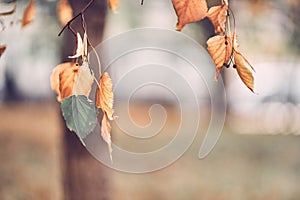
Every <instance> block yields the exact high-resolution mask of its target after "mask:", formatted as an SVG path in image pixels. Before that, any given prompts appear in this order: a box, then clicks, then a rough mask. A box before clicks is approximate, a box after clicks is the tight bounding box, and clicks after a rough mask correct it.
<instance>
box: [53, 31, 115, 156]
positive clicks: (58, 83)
mask: <svg viewBox="0 0 300 200" xmlns="http://www.w3.org/2000/svg"><path fill="white" fill-rule="evenodd" d="M76 35H77V47H76V52H75V54H74V55H72V56H69V58H71V59H73V61H72V62H66V63H62V64H59V65H58V66H56V67H55V68H54V69H53V72H52V75H51V87H52V89H53V90H54V91H55V92H56V93H57V94H58V96H57V100H58V101H59V102H61V110H62V113H63V116H64V119H65V120H66V124H67V127H68V128H69V129H70V130H71V131H74V132H75V133H76V134H77V135H78V137H79V139H80V140H81V142H82V144H83V145H85V143H84V141H83V139H84V138H85V137H86V136H87V135H88V134H89V133H90V132H91V131H93V130H94V128H95V127H96V125H97V124H98V118H100V113H101V112H100V110H101V111H102V114H103V117H102V119H101V135H102V137H103V139H104V140H105V141H106V142H107V144H108V147H109V152H110V154H111V152H112V149H111V137H110V131H111V126H110V123H109V120H113V119H114V118H113V92H112V80H111V78H110V76H109V74H108V73H107V72H104V73H103V74H102V75H100V78H99V81H98V80H97V79H96V77H95V75H94V72H93V70H92V69H91V67H90V64H89V60H88V58H89V52H88V46H89V45H88V44H89V43H88V36H87V33H86V30H85V32H84V35H83V39H82V37H81V35H80V34H79V33H78V32H77V34H76ZM99 72H101V67H100V64H99ZM94 83H96V84H97V91H96V94H95V95H96V103H94V102H93V101H92V100H90V99H89V95H90V92H91V89H92V85H93V84H94Z"/></svg>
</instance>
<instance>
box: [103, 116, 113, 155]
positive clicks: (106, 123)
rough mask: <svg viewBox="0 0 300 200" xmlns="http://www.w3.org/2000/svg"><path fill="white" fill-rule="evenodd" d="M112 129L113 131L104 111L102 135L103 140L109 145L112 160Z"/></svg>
mask: <svg viewBox="0 0 300 200" xmlns="http://www.w3.org/2000/svg"><path fill="white" fill-rule="evenodd" d="M110 131H111V126H110V123H109V121H108V117H107V115H106V114H105V113H104V115H103V118H102V122H101V136H102V138H103V140H104V141H105V142H106V143H107V145H108V150H109V155H110V159H111V160H112V156H111V152H112V148H111V136H110Z"/></svg>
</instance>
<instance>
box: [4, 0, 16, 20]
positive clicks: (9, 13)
mask: <svg viewBox="0 0 300 200" xmlns="http://www.w3.org/2000/svg"><path fill="white" fill-rule="evenodd" d="M16 8H17V1H16V0H15V1H14V7H13V8H12V9H11V10H9V11H6V12H1V13H0V16H6V15H11V14H14V13H15V12H16Z"/></svg>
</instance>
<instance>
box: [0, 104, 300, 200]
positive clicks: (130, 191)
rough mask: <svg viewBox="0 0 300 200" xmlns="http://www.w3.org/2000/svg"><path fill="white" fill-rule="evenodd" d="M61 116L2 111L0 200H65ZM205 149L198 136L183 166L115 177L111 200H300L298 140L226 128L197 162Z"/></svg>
mask: <svg viewBox="0 0 300 200" xmlns="http://www.w3.org/2000/svg"><path fill="white" fill-rule="evenodd" d="M139 109H140V108H136V109H134V110H135V112H139ZM57 111H58V106H57V104H53V103H35V104H33V103H30V104H28V103H22V104H9V105H1V106H0V113H1V115H0V163H1V164H0V199H1V200H18V199H22V200H31V199H32V200H40V199H43V200H44V199H45V200H47V199H56V200H59V199H63V194H62V186H63V181H62V172H61V164H62V155H61V153H62V149H61V138H62V135H61V130H60V121H59V120H60V116H59V112H57ZM139 120H140V121H139V123H142V122H141V118H140V119H139ZM116 134H118V133H116ZM118 142H120V141H118ZM126 142H127V141H121V143H126ZM201 142H202V136H201V134H200V135H199V137H197V138H196V140H195V141H194V143H193V145H192V146H191V148H190V149H189V150H188V151H187V152H186V153H185V154H184V156H183V157H182V158H180V159H179V160H178V161H177V162H175V163H174V164H172V165H171V166H169V167H167V168H165V169H162V170H159V171H157V172H153V173H147V174H140V175H138V174H126V173H121V172H117V171H114V170H109V174H107V176H109V177H110V183H109V186H108V188H110V189H109V190H110V191H111V192H110V193H111V199H122V200H127V199H128V200H153V199H155V200H160V199H161V200H169V199H170V200H183V199H188V200H194V199H195V200H199V199H210V200H227V199H228V200H241V199H243V200H244V199H245V200H247V199H249V200H250V199H251V200H253V199H255V200H264V199H268V200H287V199H288V200H293V199H295V200H296V199H299V198H300V156H299V152H300V145H299V144H300V138H299V137H297V136H294V135H288V136H280V135H278V136H264V135H240V134H236V133H232V132H231V131H230V130H229V129H226V128H225V130H224V132H223V133H222V136H221V138H220V140H219V142H218V144H217V145H216V147H215V148H214V150H213V152H212V153H211V154H210V155H209V156H208V157H207V158H205V159H204V160H199V159H198V151H199V147H200V144H201Z"/></svg>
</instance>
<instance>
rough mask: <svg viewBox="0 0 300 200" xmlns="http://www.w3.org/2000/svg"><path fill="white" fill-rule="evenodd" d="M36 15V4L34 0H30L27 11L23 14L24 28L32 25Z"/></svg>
mask: <svg viewBox="0 0 300 200" xmlns="http://www.w3.org/2000/svg"><path fill="white" fill-rule="evenodd" d="M35 14H36V5H35V3H34V0H29V2H28V4H27V6H26V8H25V11H24V13H23V18H22V27H25V26H26V25H28V24H30V23H31V22H32V21H33V19H34V17H35Z"/></svg>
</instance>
